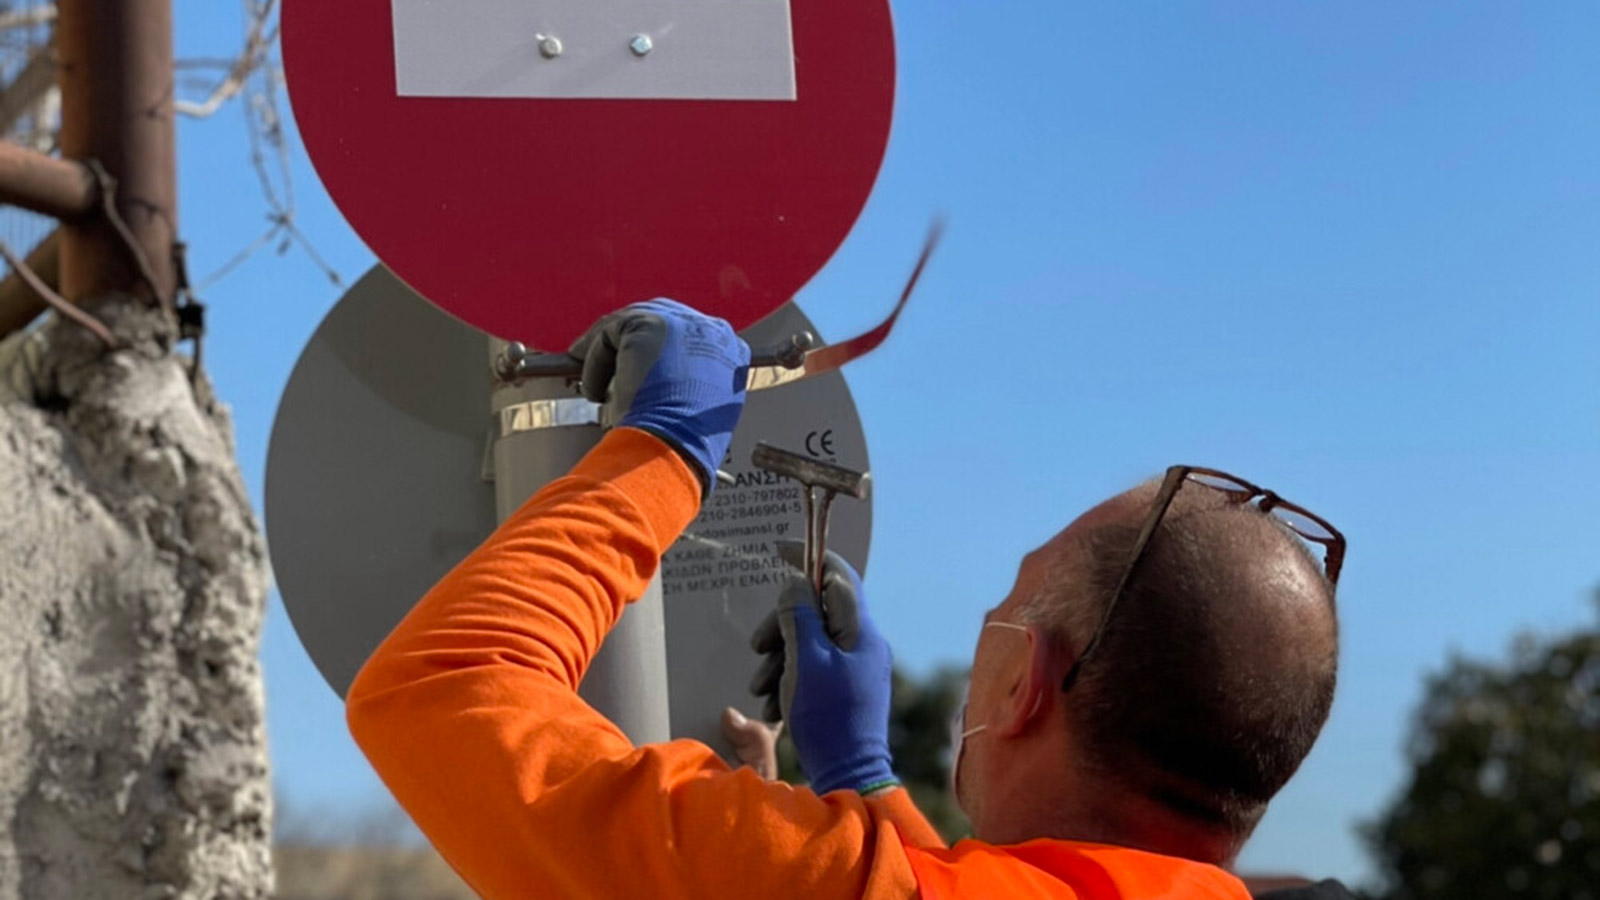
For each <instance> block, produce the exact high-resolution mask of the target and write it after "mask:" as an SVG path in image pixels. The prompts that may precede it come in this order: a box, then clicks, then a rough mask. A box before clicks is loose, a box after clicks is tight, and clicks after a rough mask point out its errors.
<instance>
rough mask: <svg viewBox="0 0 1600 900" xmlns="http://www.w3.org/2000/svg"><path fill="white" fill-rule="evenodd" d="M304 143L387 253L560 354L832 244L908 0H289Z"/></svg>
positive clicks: (848, 212)
mask: <svg viewBox="0 0 1600 900" xmlns="http://www.w3.org/2000/svg"><path fill="white" fill-rule="evenodd" d="M282 20H283V55H284V65H285V70H286V75H287V78H288V84H289V94H290V99H291V101H292V103H293V105H294V111H295V116H296V120H297V121H298V123H299V126H300V131H301V134H302V135H303V137H304V139H305V142H306V148H307V150H308V151H309V153H310V155H311V160H312V163H313V164H314V165H315V166H316V169H317V173H318V175H319V176H320V177H321V178H322V182H323V184H324V185H325V186H326V187H327V190H328V193H329V194H330V195H331V196H332V198H333V200H334V202H335V203H336V204H337V205H338V207H339V209H340V211H341V212H342V213H343V214H344V216H345V218H346V219H348V220H349V222H350V224H351V226H352V227H353V228H354V229H355V230H356V232H357V233H358V234H360V235H361V237H362V238H363V239H364V240H365V241H366V242H367V244H368V246H370V247H371V248H372V250H373V251H374V252H375V253H376V254H377V255H378V257H379V259H381V260H382V261H383V262H384V264H385V265H387V266H388V267H389V268H391V269H392V270H393V271H394V272H395V274H396V275H398V276H399V277H400V279H401V280H402V281H404V282H405V283H406V284H407V285H409V286H410V287H411V288H413V289H414V290H416V291H417V292H418V293H420V294H421V295H422V296H424V297H426V298H427V299H428V300H430V301H432V302H433V303H435V304H437V305H438V306H439V307H440V308H442V309H444V310H445V311H447V312H449V313H451V314H452V315H454V316H456V317H458V318H460V319H462V320H463V321H465V322H467V323H468V324H470V325H473V326H474V327H476V328H479V329H482V330H484V331H487V332H489V333H490V334H493V335H496V336H499V337H502V338H505V339H508V340H519V341H522V342H524V343H527V344H529V345H530V346H534V347H537V348H540V349H545V350H561V349H564V348H565V347H566V346H567V345H568V344H569V343H570V342H571V341H572V340H573V339H575V338H576V337H577V336H578V335H580V334H581V333H582V332H583V330H584V329H585V328H587V327H588V325H589V324H590V323H592V322H593V321H594V320H595V319H596V318H598V317H599V316H600V315H601V314H603V313H605V312H609V311H611V310H613V309H616V308H618V307H620V306H623V305H626V304H627V303H630V302H634V301H637V300H646V299H650V298H652V297H659V296H667V297H673V298H675V299H677V300H681V301H683V302H685V303H688V304H690V305H691V306H694V307H696V308H698V309H701V310H703V311H705V312H708V313H712V314H715V315H718V316H721V317H723V318H726V319H728V320H729V321H731V322H732V323H733V324H734V326H735V327H736V328H740V329H742V328H745V327H748V326H749V325H751V324H753V323H754V322H756V321H757V320H759V319H761V318H762V317H764V316H766V315H767V314H769V313H771V312H772V311H774V310H775V309H777V308H778V307H779V306H781V305H782V304H784V303H785V302H787V301H788V300H789V299H790V298H791V297H793V296H794V295H795V293H796V292H798V291H799V289H800V288H801V287H802V286H803V285H804V284H805V283H806V282H807V281H809V280H810V278H811V276H812V275H813V274H815V273H816V272H817V270H818V269H820V268H821V267H822V265H823V264H824V263H826V262H827V260H828V258H829V257H831V256H832V255H833V253H834V251H835V250H837V249H838V247H839V245H840V243H842V242H843V240H844V238H845V235H846V234H847V233H848V232H849V230H850V228H851V226H852V225H853V224H854V223H855V220H856V217H857V216H858V215H859V214H860V211H861V208H862V206H863V205H864V204H865V202H866V199H867V196H868V194H869V193H870V192H871V190H872V185H873V182H874V180H875V179H876V178H877V173H878V169H879V166H880V165H881V163H882V160H883V152H884V147H885V145H886V143H887V141H888V136H889V125H890V117H891V113H892V110H893V105H894V68H895V62H894V34H893V27H892V22H891V19H890V14H889V6H888V2H887V0H806V2H804V3H791V2H789V0H455V2H448V3H447V2H440V0H338V2H329V0H284V6H283V15H282Z"/></svg>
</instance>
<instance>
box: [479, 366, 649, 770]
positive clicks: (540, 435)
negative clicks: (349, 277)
mask: <svg viewBox="0 0 1600 900" xmlns="http://www.w3.org/2000/svg"><path fill="white" fill-rule="evenodd" d="M505 347H506V343H505V342H504V341H501V340H499V339H497V338H490V339H489V358H490V360H494V359H498V358H499V357H500V355H501V354H502V353H503V352H504V351H505ZM490 410H491V412H492V413H493V416H494V417H493V423H494V424H493V427H494V429H495V431H494V437H493V442H494V453H493V455H494V495H495V512H496V514H497V517H498V519H499V521H501V522H504V521H505V520H506V519H507V518H508V517H510V516H511V514H512V513H514V512H516V511H517V509H519V508H520V507H521V506H522V504H523V503H525V502H526V501H527V499H528V498H529V497H532V496H533V495H534V494H535V493H536V492H537V491H538V490H539V489H540V488H542V487H544V486H545V485H546V484H549V483H550V482H551V481H554V480H555V479H557V478H560V477H561V476H563V475H565V474H567V472H568V471H569V470H570V469H571V468H572V467H573V465H575V464H576V463H577V462H578V461H579V460H580V459H582V458H583V455H584V454H585V453H588V452H589V450H590V449H592V448H593V447H594V446H595V445H596V444H597V443H599V442H600V435H601V430H600V426H599V424H598V422H597V419H596V415H595V412H596V407H595V405H594V404H592V403H590V402H588V401H587V400H585V399H583V397H582V396H581V395H580V394H579V393H578V391H577V388H576V387H575V386H574V385H572V384H570V383H569V382H568V380H567V379H565V378H530V379H528V380H526V381H524V382H522V383H521V384H518V385H506V384H500V385H497V386H496V388H495V389H494V392H493V394H492V395H491V399H490ZM578 694H579V696H581V697H583V699H584V700H586V701H587V702H588V703H589V705H591V706H593V707H594V708H595V709H597V710H599V711H600V713H601V714H602V715H604V716H605V717H606V718H608V719H610V720H611V721H612V722H614V723H615V724H616V725H617V727H618V728H621V729H622V732H623V734H626V735H627V736H628V739H629V740H631V741H633V743H634V744H648V743H659V742H663V741H667V740H670V739H671V737H672V735H671V725H670V723H671V718H670V715H669V713H670V710H669V708H668V700H667V633H666V619H665V614H664V611H663V609H662V602H661V575H660V573H659V572H657V573H656V577H655V578H654V579H652V580H651V582H650V586H649V588H647V589H646V590H645V593H644V596H643V597H640V598H639V599H638V600H636V601H635V602H634V603H632V604H630V605H629V606H628V608H627V609H626V610H624V611H623V615H622V619H621V620H620V621H619V622H618V623H617V626H616V627H615V628H613V629H612V630H611V632H610V634H608V635H607V636H606V639H605V643H604V644H603V645H602V646H601V647H600V652H599V653H598V654H597V655H596V656H595V658H594V661H593V662H592V663H591V664H590V666H589V671H588V674H587V675H585V676H584V679H583V684H582V685H580V686H579V688H578Z"/></svg>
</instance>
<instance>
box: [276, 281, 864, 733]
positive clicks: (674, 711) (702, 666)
mask: <svg viewBox="0 0 1600 900" xmlns="http://www.w3.org/2000/svg"><path fill="white" fill-rule="evenodd" d="M804 330H811V331H815V329H814V327H813V326H812V323H811V322H810V321H809V320H808V319H807V318H806V316H805V314H804V313H803V312H801V311H800V310H799V308H797V307H795V306H794V305H793V304H790V305H786V306H785V307H783V308H781V309H780V310H779V311H778V312H777V313H774V314H773V315H772V316H770V317H769V318H767V319H765V320H763V321H761V322H758V323H756V324H755V325H753V326H751V327H750V328H748V329H746V330H745V332H744V335H745V337H746V339H747V340H749V341H750V342H751V343H753V344H754V345H756V346H767V345H770V344H773V343H776V342H777V341H778V340H779V339H780V338H782V337H784V336H787V335H789V334H793V333H794V332H796V331H804ZM488 350H489V340H488V339H487V338H486V337H485V336H484V335H483V334H482V333H481V332H479V331H476V330H475V329H473V328H470V327H468V326H466V325H463V324H462V323H460V322H457V321H454V320H452V319H451V318H450V317H449V316H446V315H444V314H443V313H441V312H439V311H438V310H437V309H435V308H433V307H432V306H430V305H429V304H427V303H426V302H424V301H423V300H422V298H421V297H418V296H417V295H416V294H415V293H414V292H412V291H411V290H409V289H408V288H406V287H405V285H403V284H401V283H400V282H399V281H398V280H397V279H396V278H395V277H394V276H393V275H392V274H390V273H389V272H388V270H386V269H384V268H383V267H382V266H375V267H374V268H373V269H372V271H370V272H368V273H367V275H366V276H365V277H364V278H362V279H361V280H360V281H358V282H356V284H355V285H354V286H352V287H351V288H350V290H349V292H348V293H346V295H345V296H344V298H343V299H342V300H340V301H339V303H338V304H337V305H336V306H334V308H333V310H332V311H331V312H329V313H328V316H327V318H326V319H324V320H323V322H322V325H321V326H320V327H318V329H317V331H316V334H315V335H314V336H313V337H312V339H311V341H310V343H309V344H307V346H306V348H305V351H304V352H303V353H301V355H300V360H299V362H298V363H297V364H296V365H295V368H294V372H293V374H292V375H291V376H290V378H289V384H288V386H287V387H286V388H285V390H284V392H283V400H282V402H281V403H280V404H279V407H278V414H277V417H276V419H275V420H274V422H273V427H272V439H271V442H270V444H269V446H268V450H267V475H266V491H265V493H266V510H265V513H266V526H267V536H268V549H269V550H270V552H271V555H272V565H273V572H274V574H275V576H276V580H277V584H278V589H279V591H280V592H281V593H282V595H283V605H284V608H285V609H287V610H288V613H289V619H290V621H291V622H292V623H293V625H294V629H295V633H296V634H298V635H299V637H300V641H301V643H302V644H304V646H305V648H306V651H307V653H308V654H309V655H310V657H311V660H312V662H313V663H315V664H316V666H317V669H318V670H319V671H320V672H321V673H322V676H323V677H324V678H325V679H327V681H328V683H329V684H330V685H331V686H332V687H333V689H334V690H336V691H338V692H339V693H340V694H341V695H343V694H344V692H345V691H346V690H347V689H348V688H349V686H350V682H351V681H352V680H353V679H354V677H355V674H356V672H357V671H358V670H359V669H360V667H361V665H362V663H364V662H365V661H366V659H367V657H368V656H370V655H371V654H372V651H373V650H374V649H376V648H377V646H378V644H379V642H381V641H382V640H383V638H384V636H386V635H387V634H388V633H389V632H390V631H392V630H393V629H394V626H395V625H397V624H399V622H400V620H401V618H403V617H404V616H405V614H406V613H407V612H408V611H409V610H410V609H411V607H412V606H414V605H415V604H416V602H417V601H418V600H419V599H421V597H422V595H423V594H424V593H426V591H427V590H428V588H430V587H432V586H433V584H434V582H436V581H438V580H439V579H440V578H441V577H442V576H443V575H444V574H445V573H446V572H448V571H449V570H450V569H451V568H452V567H453V566H455V565H456V563H458V562H460V561H461V559H462V558H463V557H465V556H466V555H467V554H468V553H470V552H471V551H472V550H473V548H475V547H476V546H478V545H479V544H480V543H481V542H482V541H483V540H484V539H485V538H487V537H488V536H489V533H490V532H491V531H492V530H493V529H494V526H495V522H496V521H497V519H496V510H495V496H494V494H495V491H494V485H493V484H492V483H491V482H490V481H489V477H490V475H491V473H492V467H491V466H489V465H488V461H489V456H488V454H489V453H490V446H491V444H492V443H493V441H494V440H495V435H496V433H497V432H496V431H495V430H494V429H499V428H501V427H502V425H503V423H501V422H498V421H495V420H492V419H491V417H490V416H489V403H488V395H489V382H490V374H489V354H488ZM566 430H570V431H579V432H584V431H592V432H594V435H591V439H592V438H593V436H597V435H598V427H597V426H585V425H574V426H569V427H568V428H567V429H566ZM580 437H581V436H580ZM758 441H769V442H772V443H775V444H777V445H778V446H781V447H784V448H785V449H789V450H794V451H796V452H801V453H806V454H809V455H812V456H815V457H817V458H819V459H825V460H828V461H831V462H835V463H838V464H840V465H844V466H848V467H850V468H854V469H859V470H862V471H865V470H867V469H868V468H869V465H868V457H867V446H866V439H865V436H864V434H863V433H862V429H861V420H860V418H859V417H858V415H857V413H856V407H855V403H854V401H853V400H852V399H851V396H850V388H849V386H848V385H847V384H846V383H845V380H844V374H843V373H842V372H829V373H826V374H824V375H819V376H817V377H815V378H810V379H806V380H805V381H801V382H797V383H794V384H788V385H784V386H782V387H778V388H774V389H772V390H765V391H756V392H752V393H751V394H750V395H749V399H748V401H747V402H746V404H745V412H744V416H743V417H742V418H741V420H740V422H739V427H738V429H737V430H736V431H735V432H734V436H733V444H732V446H731V447H730V451H729V456H728V458H727V460H726V461H725V463H724V465H723V468H724V469H725V470H727V471H728V472H729V473H730V474H731V475H733V477H734V479H735V483H734V484H732V485H725V486H722V487H719V488H718V489H717V492H716V494H715V495H714V496H713V497H712V498H711V502H710V503H709V504H707V506H706V508H705V509H703V510H701V513H700V516H699V518H697V519H696V520H695V521H694V522H693V523H691V524H690V526H689V527H688V529H687V530H686V531H685V532H684V535H683V537H682V539H681V540H680V541H679V542H678V543H677V544H675V545H674V546H673V547H672V548H671V549H670V550H669V551H668V552H667V554H666V556H665V558H664V559H663V561H662V588H663V595H664V599H665V603H664V606H665V623H666V637H667V648H666V649H667V667H668V673H669V677H668V699H669V703H668V707H669V712H670V724H671V734H672V736H673V737H692V738H696V739H699V740H702V741H705V742H706V743H708V744H710V745H712V746H714V747H718V748H721V749H723V750H724V751H726V750H727V747H726V746H725V742H724V741H723V740H722V739H721V736H720V729H719V726H718V716H719V714H720V713H721V711H722V709H723V707H725V706H737V707H740V708H741V709H743V710H744V711H745V712H746V713H749V714H752V715H753V714H755V713H757V712H758V711H759V705H758V704H757V702H756V699H755V698H754V697H752V696H750V694H749V693H748V691H747V690H746V688H745V685H747V684H748V683H749V681H750V677H751V676H752V675H753V674H754V673H755V669H756V666H757V665H758V664H759V662H760V658H759V657H757V656H756V654H755V653H754V652H753V651H751V650H750V647H749V639H750V635H751V633H752V632H753V631H754V629H755V627H756V625H757V624H758V623H759V622H760V621H761V619H762V618H763V617H764V616H765V615H766V614H767V612H769V611H770V610H771V609H772V608H773V607H774V605H775V604H776V603H777V597H778V592H779V588H780V587H781V584H782V582H783V579H784V577H785V574H786V573H785V570H784V569H783V567H782V565H781V563H780V561H779V559H778V557H777V550H776V546H775V544H776V542H777V541H779V540H783V539H795V538H799V537H802V536H803V535H804V533H805V525H804V518H803V514H802V509H803V507H802V503H801V499H800V488H799V486H798V485H796V484H795V483H794V482H792V481H790V480H788V479H785V478H779V477H777V476H773V475H772V474H771V473H767V472H762V471H760V470H758V469H756V468H755V467H754V466H753V465H751V463H750V452H751V450H752V449H753V448H754V446H755V444H756V442H758ZM871 526H872V504H871V502H870V500H869V501H865V502H857V501H854V500H848V499H842V500H839V501H837V502H836V503H835V504H834V512H833V521H832V526H831V527H830V530H829V540H828V543H829V546H830V547H831V548H832V549H834V550H837V551H838V552H839V553H841V554H842V555H843V556H844V557H845V558H846V559H848V560H849V561H850V562H851V564H853V565H854V566H856V567H857V569H858V570H860V571H863V572H865V571H866V564H867V552H868V548H869V543H870V539H871V531H872V527H871Z"/></svg>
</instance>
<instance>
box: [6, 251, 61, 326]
mask: <svg viewBox="0 0 1600 900" xmlns="http://www.w3.org/2000/svg"><path fill="white" fill-rule="evenodd" d="M25 262H26V263H27V266H28V268H30V269H32V270H33V272H34V274H36V275H38V276H39V280H40V281H43V282H44V283H45V286H46V287H49V288H51V289H52V290H56V291H59V290H60V285H61V232H59V231H52V232H50V236H49V237H47V238H45V239H44V240H42V241H40V242H39V244H38V246H36V247H34V248H33V250H32V251H30V252H29V253H28V258H27V260H26V261H25ZM48 307H49V304H47V303H45V300H44V298H43V297H41V296H39V292H38V291H36V290H34V289H33V288H32V287H30V286H29V285H28V283H27V281H25V280H24V279H23V277H22V276H21V275H20V274H19V273H17V272H12V273H10V274H9V275H7V276H6V277H5V279H4V280H0V338H3V337H5V336H6V335H8V334H11V333H12V332H16V331H20V330H22V329H24V328H27V327H28V325H29V324H30V323H32V322H33V320H34V319H37V318H39V316H40V314H42V313H43V312H44V311H45V310H46V309H47V308H48Z"/></svg>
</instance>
